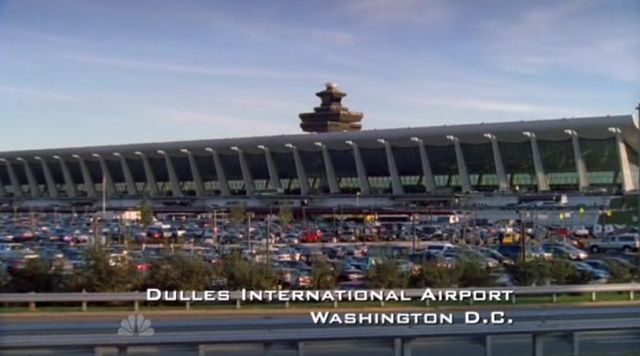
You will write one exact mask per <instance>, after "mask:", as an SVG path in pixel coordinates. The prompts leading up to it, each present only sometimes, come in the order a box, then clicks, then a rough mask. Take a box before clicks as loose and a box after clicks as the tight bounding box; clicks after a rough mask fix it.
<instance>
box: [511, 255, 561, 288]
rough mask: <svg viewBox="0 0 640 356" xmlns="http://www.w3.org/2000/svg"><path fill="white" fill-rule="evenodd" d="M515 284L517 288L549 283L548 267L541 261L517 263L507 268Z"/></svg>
mask: <svg viewBox="0 0 640 356" xmlns="http://www.w3.org/2000/svg"><path fill="white" fill-rule="evenodd" d="M509 272H510V274H511V276H512V278H513V281H514V283H515V284H517V285H519V286H536V285H546V284H549V283H550V280H551V273H550V271H549V265H548V264H546V263H545V262H544V261H543V260H539V259H536V260H529V261H525V262H522V261H518V262H517V263H516V264H515V265H513V266H511V267H510V268H509Z"/></svg>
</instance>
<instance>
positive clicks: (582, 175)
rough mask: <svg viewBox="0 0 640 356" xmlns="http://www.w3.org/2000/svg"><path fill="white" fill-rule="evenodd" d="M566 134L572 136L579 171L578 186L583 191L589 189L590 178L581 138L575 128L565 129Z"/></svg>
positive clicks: (577, 170)
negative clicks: (583, 155) (581, 146)
mask: <svg viewBox="0 0 640 356" xmlns="http://www.w3.org/2000/svg"><path fill="white" fill-rule="evenodd" d="M564 132H565V133H566V134H568V135H569V136H571V144H572V145H573V157H574V160H575V161H576V172H577V173H578V187H579V189H580V191H581V192H584V191H586V190H588V189H589V178H588V176H587V165H586V164H585V162H584V158H583V157H582V150H581V149H580V138H579V137H578V133H577V132H576V131H575V130H564Z"/></svg>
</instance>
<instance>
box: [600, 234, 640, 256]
mask: <svg viewBox="0 0 640 356" xmlns="http://www.w3.org/2000/svg"><path fill="white" fill-rule="evenodd" d="M639 249H640V237H639V236H638V234H622V235H614V236H607V237H604V238H602V239H597V240H595V241H593V242H592V243H591V244H590V245H589V250H590V251H591V252H592V253H600V252H604V251H611V250H618V251H624V252H631V251H638V250H639Z"/></svg>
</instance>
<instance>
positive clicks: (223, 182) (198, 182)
mask: <svg viewBox="0 0 640 356" xmlns="http://www.w3.org/2000/svg"><path fill="white" fill-rule="evenodd" d="M332 91H333V92H334V93H337V94H331V92H332ZM323 93H324V94H323ZM326 93H329V94H330V95H328V94H326ZM338 94H343V93H341V92H339V91H338V90H337V88H336V87H335V86H331V85H328V86H327V89H326V90H324V91H322V92H320V93H318V94H317V95H318V96H320V97H321V98H322V95H325V96H326V97H325V98H323V104H322V105H321V106H320V107H317V108H315V113H309V114H301V119H302V121H303V122H302V124H301V126H302V127H303V129H305V125H306V128H309V127H312V128H311V129H308V130H305V131H311V132H310V133H303V134H292V135H280V136H264V137H245V138H229V139H211V140H197V141H182V142H161V143H144V144H130V145H117V146H97V147H80V148H61V149H44V150H29V151H13V152H0V201H4V202H13V203H19V204H30V203H31V204H33V203H35V202H39V203H40V204H45V203H52V202H55V203H56V204H77V203H82V202H85V203H87V204H95V205H96V206H98V205H100V201H101V200H102V199H103V194H104V195H105V197H106V199H107V200H108V201H109V204H117V202H119V201H120V202H129V203H130V204H138V203H137V202H139V200H140V199H141V198H142V197H148V198H149V199H150V200H152V201H154V202H156V203H157V202H159V203H162V202H174V203H175V202H178V201H179V202H183V203H184V204H187V205H196V206H198V205H202V206H209V207H211V206H224V205H225V204H229V202H238V201H245V202H247V203H249V204H258V205H259V204H260V201H263V200H264V201H267V200H273V199H281V200H282V199H285V200H291V201H302V200H308V201H311V202H313V201H319V200H327V199H340V198H341V197H342V198H344V197H350V198H351V199H353V197H354V196H355V195H357V196H358V197H359V198H360V199H367V198H369V199H376V201H378V202H379V203H380V204H382V205H393V204H394V202H397V201H407V200H412V201H420V200H425V201H428V200H430V199H436V198H439V199H442V198H447V197H455V196H464V195H468V194H471V195H474V194H475V195H478V194H480V195H482V194H484V195H501V196H508V195H526V194H551V193H557V192H562V193H564V194H582V195H589V194H594V195H602V194H606V195H617V194H628V193H631V192H636V191H637V190H638V159H639V157H638V150H637V148H638V147H639V146H640V132H639V130H638V122H637V120H635V119H634V118H633V117H632V115H617V116H602V117H586V118H563V119H553V120H538V121H517V122H506V123H481V124H472V125H452V126H447V125H445V126H431V127H413V128H397V129H384V130H362V131H360V130H359V128H360V124H359V120H360V119H361V118H362V114H360V113H352V112H350V111H348V109H347V108H346V107H343V106H341V103H340V98H341V97H342V96H344V95H338ZM336 98H337V99H336ZM313 115H318V116H321V118H320V119H318V120H319V121H317V122H313V124H310V123H309V120H313V119H314V117H313ZM332 115H333V116H332ZM354 115H355V116H354ZM358 115H359V116H358ZM310 116H311V117H310ZM303 117H304V119H303ZM340 121H344V122H347V124H346V126H345V125H342V124H340ZM319 122H320V123H321V124H318V123H319ZM322 123H323V124H322ZM341 125H342V126H341Z"/></svg>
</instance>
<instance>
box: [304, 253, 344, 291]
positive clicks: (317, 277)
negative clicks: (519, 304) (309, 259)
mask: <svg viewBox="0 0 640 356" xmlns="http://www.w3.org/2000/svg"><path fill="white" fill-rule="evenodd" d="M339 274H340V271H337V270H335V269H334V268H331V265H329V264H328V263H327V262H326V261H324V260H320V259H318V260H316V261H314V262H313V265H312V266H311V288H312V289H315V290H327V289H334V288H335V287H336V284H337V281H338V275H339Z"/></svg>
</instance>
